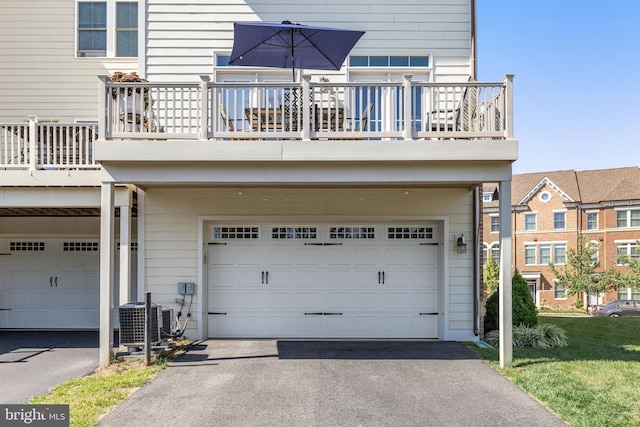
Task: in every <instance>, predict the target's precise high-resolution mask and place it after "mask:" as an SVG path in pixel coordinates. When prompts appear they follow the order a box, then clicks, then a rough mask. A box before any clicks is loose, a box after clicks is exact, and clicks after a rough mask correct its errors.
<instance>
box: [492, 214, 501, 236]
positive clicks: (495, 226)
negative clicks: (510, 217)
mask: <svg viewBox="0 0 640 427" xmlns="http://www.w3.org/2000/svg"><path fill="white" fill-rule="evenodd" d="M490 218H491V232H492V233H499V232H500V217H499V216H492V217H490Z"/></svg>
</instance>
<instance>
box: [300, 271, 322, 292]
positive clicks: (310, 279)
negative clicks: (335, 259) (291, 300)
mask: <svg viewBox="0 0 640 427" xmlns="http://www.w3.org/2000/svg"><path fill="white" fill-rule="evenodd" d="M325 277H326V272H325V271H324V270H297V271H296V272H295V284H296V287H298V288H316V287H317V286H318V283H322V282H323V281H324V280H325Z"/></svg>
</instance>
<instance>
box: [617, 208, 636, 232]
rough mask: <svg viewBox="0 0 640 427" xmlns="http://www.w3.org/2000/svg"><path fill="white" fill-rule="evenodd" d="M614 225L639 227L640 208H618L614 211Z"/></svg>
mask: <svg viewBox="0 0 640 427" xmlns="http://www.w3.org/2000/svg"><path fill="white" fill-rule="evenodd" d="M616 227H618V228H631V227H640V209H627V210H619V211H617V212H616Z"/></svg>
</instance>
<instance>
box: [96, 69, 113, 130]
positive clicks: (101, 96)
mask: <svg viewBox="0 0 640 427" xmlns="http://www.w3.org/2000/svg"><path fill="white" fill-rule="evenodd" d="M109 131H111V129H109ZM107 133H108V132H107V76H98V139H99V140H100V139H101V140H104V139H107Z"/></svg>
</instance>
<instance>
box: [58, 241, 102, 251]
mask: <svg viewBox="0 0 640 427" xmlns="http://www.w3.org/2000/svg"><path fill="white" fill-rule="evenodd" d="M98 248H99V243H98V242H64V243H63V244H62V250H63V251H64V252H98Z"/></svg>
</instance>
